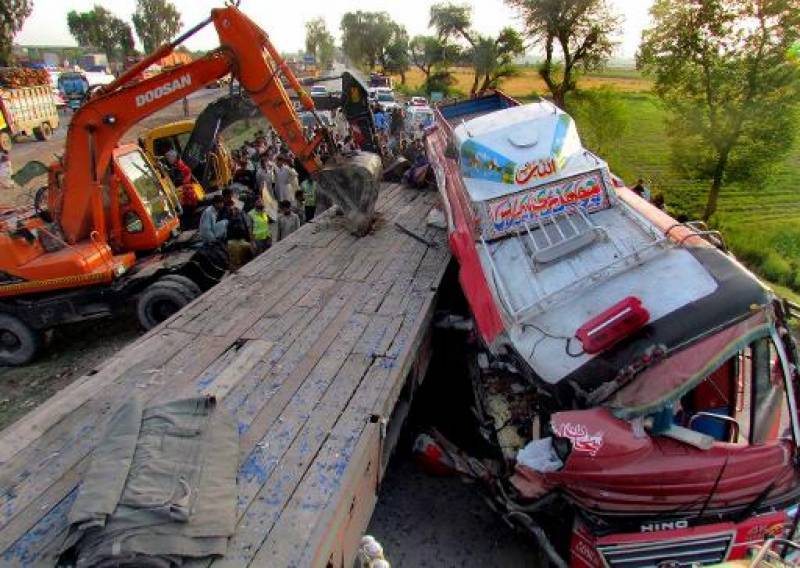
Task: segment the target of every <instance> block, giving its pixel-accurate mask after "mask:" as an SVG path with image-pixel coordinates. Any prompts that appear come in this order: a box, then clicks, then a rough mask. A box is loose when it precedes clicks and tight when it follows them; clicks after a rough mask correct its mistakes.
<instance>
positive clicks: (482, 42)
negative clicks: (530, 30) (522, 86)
mask: <svg viewBox="0 0 800 568" xmlns="http://www.w3.org/2000/svg"><path fill="white" fill-rule="evenodd" d="M523 53H525V44H524V42H523V41H522V36H521V35H520V33H519V32H518V31H517V30H515V29H514V28H504V29H503V30H501V32H500V34H499V35H498V36H497V37H496V38H491V37H485V36H480V35H477V36H476V39H475V44H474V45H473V46H472V47H471V48H470V49H469V51H468V52H467V57H468V59H469V61H470V63H471V65H472V68H473V69H474V71H475V76H474V79H473V84H472V89H471V91H470V92H471V94H475V93H476V92H478V91H485V90H487V89H495V88H497V86H498V84H499V82H500V80H501V79H503V78H504V77H512V76H514V75H516V74H517V68H516V67H515V66H514V64H513V61H514V58H515V57H517V56H520V55H522V54H523Z"/></svg>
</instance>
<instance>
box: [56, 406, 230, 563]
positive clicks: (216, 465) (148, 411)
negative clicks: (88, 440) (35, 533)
mask: <svg viewBox="0 0 800 568" xmlns="http://www.w3.org/2000/svg"><path fill="white" fill-rule="evenodd" d="M237 466H238V433H237V428H236V424H235V422H234V421H233V420H232V418H231V417H230V416H229V415H228V414H227V413H226V412H224V411H223V410H221V409H219V408H217V405H216V402H215V400H214V398H211V397H201V398H190V399H183V400H176V401H172V402H168V403H164V404H159V405H155V406H150V407H147V408H145V407H144V405H143V403H142V402H141V401H140V400H138V399H132V400H131V401H129V402H128V403H126V404H125V405H124V406H122V408H120V409H119V411H118V412H117V414H116V415H115V417H114V419H113V420H112V422H111V425H110V427H109V429H108V431H107V432H106V434H105V437H104V438H103V440H102V441H101V442H100V444H99V445H98V446H97V448H95V451H94V453H93V455H92V463H91V465H90V467H89V470H88V471H87V473H86V475H85V477H84V479H83V483H82V484H81V487H80V490H79V494H78V497H77V499H76V501H75V503H74V504H73V506H72V510H71V511H70V515H69V521H70V530H69V533H68V535H67V539H66V541H65V543H64V546H63V548H62V550H63V554H62V562H68V563H70V564H72V563H73V562H74V565H76V566H78V567H82V566H153V567H156V566H157V567H161V566H165V567H166V566H175V565H180V564H181V563H182V562H183V560H184V559H188V558H203V557H214V556H222V555H224V554H225V551H226V549H227V544H228V537H230V535H232V534H233V531H234V527H235V519H236V471H237Z"/></svg>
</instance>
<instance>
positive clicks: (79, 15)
mask: <svg viewBox="0 0 800 568" xmlns="http://www.w3.org/2000/svg"><path fill="white" fill-rule="evenodd" d="M67 26H68V27H69V33H71V34H72V36H73V37H74V38H75V40H76V41H77V42H78V44H79V45H82V46H89V45H90V46H92V47H96V48H99V49H102V50H103V51H104V52H105V54H106V57H108V60H109V61H113V60H115V59H117V56H118V55H119V56H122V57H124V56H125V55H128V54H131V53H133V52H134V49H133V32H132V31H131V26H130V25H129V24H127V23H126V22H124V21H123V20H121V19H119V18H117V17H116V16H115V15H114V14H112V13H111V12H109V11H108V10H106V9H105V8H103V7H102V6H95V7H94V8H93V9H92V10H89V11H88V12H76V11H75V10H70V12H69V13H68V14H67Z"/></svg>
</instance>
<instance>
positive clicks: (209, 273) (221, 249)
mask: <svg viewBox="0 0 800 568" xmlns="http://www.w3.org/2000/svg"><path fill="white" fill-rule="evenodd" d="M229 265H230V258H229V257H228V248H227V246H226V245H225V243H206V244H204V245H203V246H202V247H201V248H199V249H198V250H197V252H195V253H194V255H192V258H191V260H190V262H189V263H188V265H187V266H186V268H185V269H184V271H185V272H186V275H187V276H188V277H189V279H190V280H192V281H193V282H195V283H197V285H198V286H200V288H201V289H202V290H203V291H206V290H209V289H210V288H213V287H214V286H216V285H217V284H218V283H219V281H220V280H222V278H223V277H224V276H225V273H226V272H227V270H228V267H229Z"/></svg>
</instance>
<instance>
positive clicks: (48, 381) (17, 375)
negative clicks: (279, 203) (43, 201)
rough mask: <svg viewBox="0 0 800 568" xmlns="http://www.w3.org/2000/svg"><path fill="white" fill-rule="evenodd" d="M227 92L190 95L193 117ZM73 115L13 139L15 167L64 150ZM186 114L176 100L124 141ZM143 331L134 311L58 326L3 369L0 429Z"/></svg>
mask: <svg viewBox="0 0 800 568" xmlns="http://www.w3.org/2000/svg"><path fill="white" fill-rule="evenodd" d="M225 92H226V91H224V90H221V89H213V90H212V89H206V90H204V91H200V92H198V93H196V94H195V95H194V96H192V97H190V98H189V113H190V116H196V115H197V114H198V113H199V112H200V111H201V110H203V109H204V108H205V106H206V105H207V104H208V103H209V102H211V101H212V100H214V99H216V98H217V97H219V96H221V95H223V94H225ZM71 116H72V114H71V113H69V112H67V113H65V114H62V123H61V126H60V127H59V128H58V130H57V131H56V132H55V133H54V136H53V138H51V139H50V140H47V141H46V142H37V141H35V140H33V139H30V140H28V139H23V140H19V141H18V142H17V143H15V144H14V146H13V147H12V150H11V163H12V164H13V166H14V168H20V167H22V166H24V165H25V164H26V163H28V161H30V160H39V161H41V162H43V163H45V164H48V163H49V162H51V161H52V160H53V159H54V155H56V154H61V153H62V152H63V151H64V140H65V138H66V132H67V128H68V126H69V119H70V118H71ZM183 118H185V117H184V114H183V106H182V104H181V103H176V104H174V105H171V106H169V107H167V108H166V109H164V110H162V111H159V112H157V113H155V114H154V115H153V116H150V117H148V118H146V119H144V120H143V121H141V122H140V123H139V124H138V125H136V126H135V127H134V128H132V129H131V130H130V131H129V132H128V133H127V134H126V135H125V136H124V137H123V141H124V142H135V141H136V138H137V137H138V136H139V135H140V134H141V133H142V132H144V131H145V130H147V129H149V128H152V127H154V126H158V125H159V124H164V123H166V122H172V121H175V120H181V119H183ZM42 183H43V180H41V179H40V180H34V181H33V182H31V184H29V186H28V187H26V188H16V189H15V190H14V191H13V193H10V194H5V195H2V196H0V201H2V202H4V203H11V204H15V205H27V204H29V203H31V202H32V200H33V192H34V191H35V188H37V187H39V186H40V185H42ZM141 333H142V332H141V331H140V329H139V327H138V324H137V322H136V318H135V317H134V316H133V314H131V315H130V317H121V318H115V319H113V320H99V321H94V322H85V323H82V324H79V325H72V326H66V327H63V328H60V329H57V330H54V331H53V332H52V333H51V334H50V337H49V338H48V341H47V344H46V346H45V348H44V349H43V353H42V356H41V357H40V358H39V359H38V360H37V361H35V362H34V363H32V364H30V365H28V366H26V367H18V368H3V367H0V429H2V428H5V427H6V426H8V425H9V424H11V423H13V422H14V421H16V420H17V419H19V418H20V417H21V416H23V415H24V414H25V413H27V412H28V411H30V410H31V409H32V408H34V407H36V406H37V405H39V404H41V403H42V402H43V401H45V400H46V399H48V398H49V397H51V396H53V395H55V394H56V393H58V392H59V391H60V390H61V389H63V388H64V387H66V386H68V385H69V384H70V383H72V381H74V380H75V379H77V378H79V377H80V376H82V375H83V374H85V373H87V372H88V371H90V370H91V369H92V368H93V367H95V366H96V365H98V364H99V363H100V362H102V361H103V360H104V359H106V358H108V357H109V356H110V355H112V354H113V353H115V352H117V351H118V350H120V349H122V348H123V347H125V346H126V345H127V344H128V343H130V342H131V341H133V340H134V339H136V338H137V337H139V335H141Z"/></svg>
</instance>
